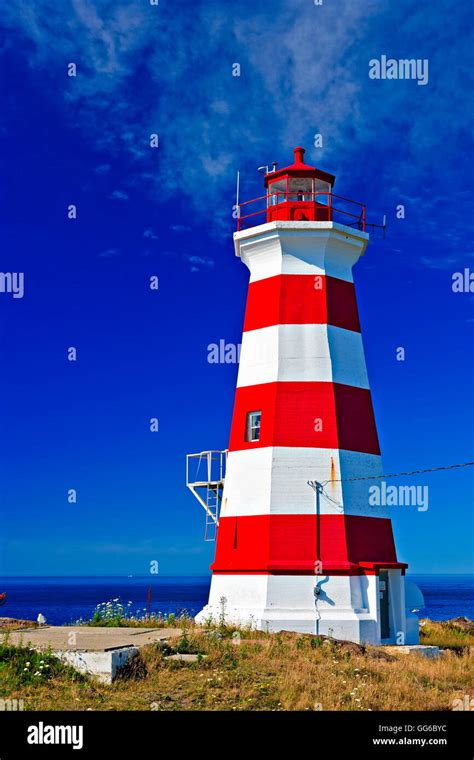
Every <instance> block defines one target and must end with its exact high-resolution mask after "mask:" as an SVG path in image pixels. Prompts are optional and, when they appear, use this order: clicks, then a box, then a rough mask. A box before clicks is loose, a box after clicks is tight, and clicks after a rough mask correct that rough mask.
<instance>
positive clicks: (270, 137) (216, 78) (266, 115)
mask: <svg viewBox="0 0 474 760" xmlns="http://www.w3.org/2000/svg"><path fill="white" fill-rule="evenodd" d="M5 11H6V12H5V15H6V19H7V24H8V25H9V27H10V30H13V31H14V32H16V33H21V34H22V35H23V37H24V38H25V39H26V41H27V44H28V60H29V62H30V65H31V66H32V67H34V69H35V71H37V72H38V71H41V74H42V76H44V77H45V78H46V80H47V81H50V79H51V77H52V76H53V72H54V76H55V77H57V70H58V66H63V67H64V70H65V67H66V64H67V62H68V61H74V62H75V63H76V65H77V69H78V75H77V77H72V78H70V79H68V78H67V77H66V75H65V81H64V83H63V86H62V88H61V89H62V92H63V93H64V95H63V97H64V108H65V109H66V110H67V109H68V108H69V106H73V108H71V111H70V118H71V119H74V120H75V121H76V122H77V126H78V128H79V129H81V130H82V131H83V133H84V134H85V135H86V136H87V139H88V140H90V141H91V142H92V143H93V144H94V145H95V147H96V148H97V149H98V150H101V151H102V152H103V154H104V159H105V160H104V165H106V161H107V163H108V159H111V157H112V156H117V155H120V156H122V157H123V156H128V159H129V161H130V166H129V168H128V170H127V177H128V179H129V181H130V186H133V185H134V184H136V185H137V186H140V188H142V189H143V188H145V189H147V190H148V192H150V194H152V195H153V196H154V197H157V198H159V199H166V198H170V197H173V196H176V197H179V198H180V199H182V200H185V202H186V204H187V207H188V208H190V209H192V210H194V211H196V212H197V213H198V214H200V215H202V214H204V213H205V214H207V215H210V214H212V222H213V224H212V229H214V230H216V229H217V230H219V229H224V228H225V229H226V230H228V227H229V222H230V221H231V211H232V204H233V203H234V192H235V191H234V186H235V173H236V170H237V169H241V170H242V188H241V189H242V194H243V195H242V197H243V196H244V195H245V194H246V193H250V194H251V196H252V195H254V194H255V193H254V189H258V184H256V174H255V167H256V165H258V164H259V163H266V162H267V161H271V160H273V159H278V158H279V157H283V159H285V158H286V157H287V158H288V159H290V158H291V156H290V154H289V151H290V148H291V147H293V146H294V145H295V144H299V143H303V144H306V147H307V148H308V152H307V156H306V157H307V159H308V161H309V162H310V163H311V162H313V163H316V164H320V165H321V163H322V164H323V166H324V167H325V168H327V169H329V170H331V171H334V172H335V173H337V174H339V175H341V173H342V176H340V177H339V178H338V183H337V185H336V192H337V191H338V188H339V186H340V187H341V194H342V195H346V194H348V193H351V194H353V196H354V197H355V198H356V199H359V200H361V201H367V200H369V201H370V200H371V201H372V212H373V214H374V215H376V216H377V218H378V217H379V216H380V215H381V214H382V213H383V212H385V211H386V210H387V207H388V204H389V203H392V204H395V203H397V202H405V203H407V205H408V206H409V207H410V214H409V219H408V217H407V219H408V221H407V226H408V225H409V224H417V225H418V227H419V228H420V229H421V228H423V230H422V231H423V234H424V235H426V236H427V237H429V238H430V239H433V240H437V239H438V238H437V236H438V233H439V232H440V231H442V227H443V224H444V223H443V221H442V215H441V214H440V215H438V221H435V222H434V227H433V228H432V229H428V228H427V227H426V226H424V224H423V222H424V218H423V213H422V208H423V203H430V198H431V200H432V194H433V191H435V192H437V193H438V194H441V195H442V196H443V209H444V215H445V217H446V215H449V218H450V220H452V226H455V225H457V224H458V222H461V221H462V222H463V223H464V224H465V223H466V219H467V218H468V212H469V209H468V205H467V199H465V198H463V196H462V194H461V195H456V198H454V196H453V195H452V192H450V190H451V191H452V190H453V189H454V188H455V189H456V192H457V191H462V183H463V181H466V182H467V181H468V178H469V167H468V166H467V162H466V165H463V162H462V159H461V161H460V149H461V148H460V146H461V145H465V144H466V141H468V140H469V133H470V128H469V124H468V123H467V116H466V108H465V96H466V92H467V91H468V89H469V87H470V84H469V83H470V81H472V71H471V69H472V66H471V64H470V61H471V58H472V57H471V43H470V41H469V32H468V24H466V23H465V22H464V23H463V14H462V12H459V13H456V14H446V13H445V10H444V9H442V8H440V9H439V10H437V9H436V8H435V7H434V6H432V7H431V11H430V14H429V15H427V13H426V7H425V6H424V5H423V4H420V5H419V6H418V7H413V4H412V3H411V2H409V0H400V1H399V2H397V3H391V2H389V1H388V0H366V1H365V2H364V3H355V2H353V0H340V1H339V2H337V3H324V4H323V5H321V6H315V5H314V4H312V3H310V2H308V1H307V0H292V2H291V3H289V2H287V1H286V0H275V2H272V3H271V13H269V10H268V6H266V7H260V6H259V5H258V4H257V5H256V4H255V3H253V2H250V0H242V2H240V3H239V4H238V8H237V9H235V10H233V9H232V8H229V7H223V6H222V5H221V4H219V3H217V2H215V1H214V0H208V1H207V2H205V1H203V2H198V3H196V4H193V6H192V13H189V14H187V13H176V9H175V7H174V5H170V6H167V5H166V4H160V5H159V6H151V5H149V4H147V3H141V2H138V0H114V1H113V2H112V0H95V2H93V3H92V2H91V1H90V0H43V2H42V3H41V4H25V3H22V2H19V0H16V1H14V2H12V3H10V4H9V6H8V7H7V8H6V9H5ZM466 13H467V11H466ZM387 28H390V29H391V35H390V45H388V42H387V34H386V30H387ZM170 39H172V40H173V55H172V56H170V54H169V50H170ZM450 39H456V54H455V55H453V56H452V58H451V59H450V64H449V66H447V65H446V64H445V61H444V59H443V60H442V59H440V57H439V47H440V43H444V45H445V46H446V45H447V44H448V42H449V40H450ZM407 40H408V41H409V44H408V43H407ZM388 47H390V50H389V49H388ZM407 48H410V50H407ZM382 53H384V54H385V53H387V54H389V55H393V56H395V57H399V56H402V57H403V56H406V55H407V54H409V55H413V56H414V57H421V58H428V59H430V82H429V84H428V85H427V86H426V87H417V86H416V83H412V82H407V81H405V82H401V81H397V82H394V81H384V82H382V81H374V80H370V79H369V77H368V64H369V60H370V59H371V58H372V57H374V56H379V55H380V54H382ZM234 62H238V63H239V64H240V67H241V72H240V74H241V75H240V77H233V76H232V64H233V63H234ZM453 82H462V83H463V86H462V87H461V86H453ZM46 89H48V91H49V92H51V93H57V92H58V91H61V90H58V83H57V81H56V82H55V86H54V87H52V88H46ZM78 106H80V107H79V108H78ZM152 133H157V134H159V145H160V147H159V148H158V149H155V150H153V149H152V148H150V144H149V138H150V134H152ZM318 133H321V134H322V136H323V147H322V148H316V147H314V136H315V134H318ZM361 155H364V161H363V162H361V161H360V156H361ZM440 158H442V160H439V159H440ZM440 183H441V184H442V186H441V185H440ZM460 184H461V187H460ZM401 199H403V200H401ZM183 226H184V225H183ZM175 231H178V230H175ZM449 245H452V246H453V247H455V241H451V243H449ZM433 256H434V257H435V256H436V251H435V249H434V250H433Z"/></svg>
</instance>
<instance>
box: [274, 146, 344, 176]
mask: <svg viewBox="0 0 474 760" xmlns="http://www.w3.org/2000/svg"><path fill="white" fill-rule="evenodd" d="M305 152H306V151H305V149H304V148H302V147H301V145H298V146H297V147H296V148H293V153H294V154H295V160H294V163H292V164H290V165H289V166H285V167H283V169H278V171H276V172H269V173H268V174H266V175H265V186H267V185H268V183H269V182H273V180H274V179H277V178H280V177H283V176H285V175H287V174H294V175H295V176H302V175H303V176H305V175H306V176H308V175H309V176H311V177H319V179H323V180H325V181H326V182H329V183H330V184H331V185H334V182H335V179H336V177H335V176H334V174H329V173H328V172H323V171H321V169H316V167H315V166H310V165H309V164H305V163H304V161H303V157H304V154H305Z"/></svg>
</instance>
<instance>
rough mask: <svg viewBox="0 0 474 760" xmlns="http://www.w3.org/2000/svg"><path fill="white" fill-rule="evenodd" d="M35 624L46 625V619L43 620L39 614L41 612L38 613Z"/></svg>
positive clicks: (43, 617)
mask: <svg viewBox="0 0 474 760" xmlns="http://www.w3.org/2000/svg"><path fill="white" fill-rule="evenodd" d="M36 622H37V623H39V624H40V625H44V624H45V623H46V618H45V616H44V615H42V614H41V612H40V613H39V615H38V617H37V618H36Z"/></svg>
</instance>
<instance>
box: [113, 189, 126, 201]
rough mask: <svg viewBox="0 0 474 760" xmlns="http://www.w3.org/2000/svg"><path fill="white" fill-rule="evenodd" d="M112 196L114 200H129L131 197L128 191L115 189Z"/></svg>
mask: <svg viewBox="0 0 474 760" xmlns="http://www.w3.org/2000/svg"><path fill="white" fill-rule="evenodd" d="M110 197H111V198H112V200H114V201H128V199H129V195H128V193H126V192H124V191H123V190H114V191H113V193H111V194H110Z"/></svg>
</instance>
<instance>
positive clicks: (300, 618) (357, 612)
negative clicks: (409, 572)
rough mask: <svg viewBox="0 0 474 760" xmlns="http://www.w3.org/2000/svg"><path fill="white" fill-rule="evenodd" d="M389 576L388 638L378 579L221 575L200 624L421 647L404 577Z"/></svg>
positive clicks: (395, 573) (396, 573)
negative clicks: (408, 608) (383, 634)
mask: <svg viewBox="0 0 474 760" xmlns="http://www.w3.org/2000/svg"><path fill="white" fill-rule="evenodd" d="M389 573H390V582H389V589H390V602H389V636H388V637H387V638H385V639H382V637H381V622H380V601H379V600H380V587H379V578H378V576H376V575H367V576H362V575H352V576H335V575H333V576H310V575H297V576H296V575H288V576H286V575H230V574H216V575H214V576H213V578H212V583H211V590H210V594H209V603H208V604H207V605H206V607H204V609H203V610H201V612H200V613H199V614H198V615H197V616H196V622H198V623H200V624H206V622H207V621H208V620H209V619H212V620H213V621H218V620H221V619H222V617H224V619H225V621H226V622H228V623H231V624H232V623H233V624H236V625H241V626H249V627H251V628H255V629H258V630H266V631H274V632H276V631H281V630H290V631H296V632H298V633H313V634H321V635H325V636H332V637H333V638H335V639H341V640H344V641H354V642H355V643H357V644H373V645H380V644H417V643H418V640H419V639H418V621H417V619H416V618H414V616H413V615H411V614H410V615H409V616H408V618H407V613H406V611H405V606H404V586H403V576H401V573H400V571H399V570H393V571H389ZM315 588H317V590H318V595H317V596H316V597H315ZM407 621H408V622H407Z"/></svg>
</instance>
